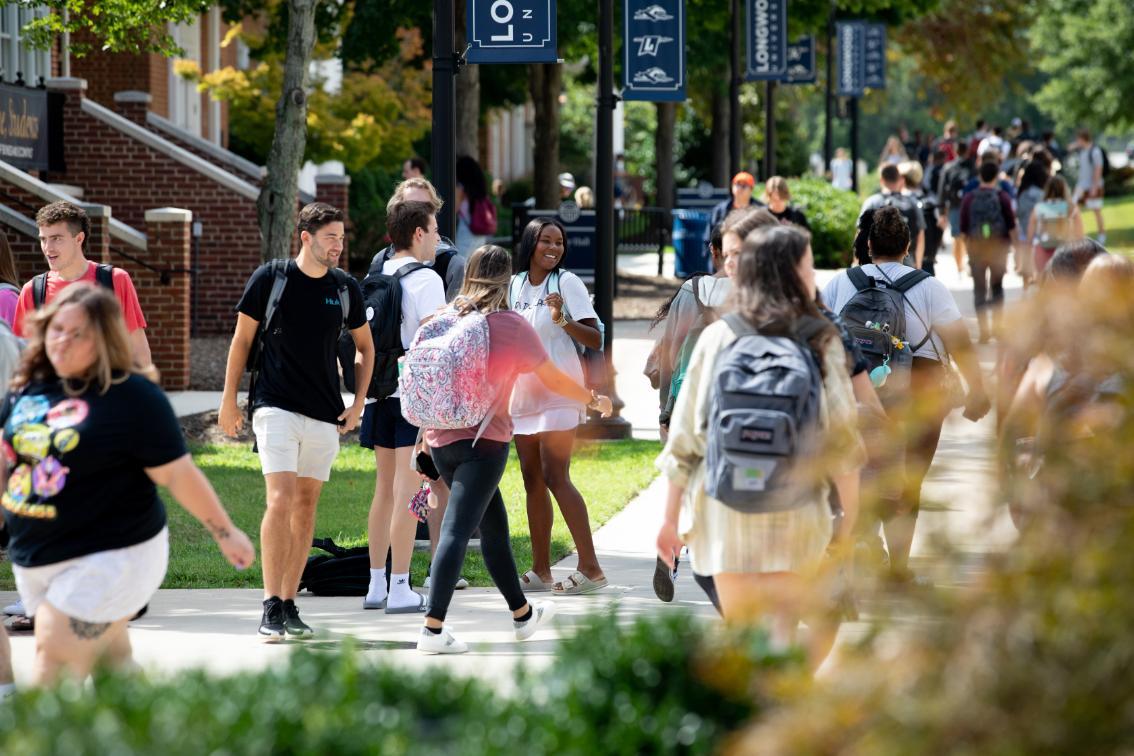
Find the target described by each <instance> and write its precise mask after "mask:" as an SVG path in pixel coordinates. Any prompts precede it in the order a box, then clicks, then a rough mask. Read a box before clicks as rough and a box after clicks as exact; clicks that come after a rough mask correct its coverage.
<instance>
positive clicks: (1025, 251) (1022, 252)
mask: <svg viewBox="0 0 1134 756" xmlns="http://www.w3.org/2000/svg"><path fill="white" fill-rule="evenodd" d="M1049 176H1050V166H1049V164H1048V163H1047V161H1045V160H1041V159H1035V158H1029V159H1028V160H1027V162H1026V163H1025V164H1024V166H1023V167H1022V168H1021V170H1020V180H1019V184H1018V185H1017V188H1016V233H1015V234H1014V237H1015V238H1014V244H1013V246H1014V248H1015V257H1016V272H1017V273H1019V274H1020V277H1021V278H1023V279H1024V288H1025V289H1026V288H1028V287H1030V286H1031V285H1032V284H1033V283H1035V279H1036V274H1037V272H1038V271H1037V269H1036V265H1035V252H1034V250H1033V246H1034V245H1033V244H1032V241H1031V236H1032V234H1033V233H1034V232H1035V227H1034V226H1033V224H1032V214H1033V212H1034V211H1035V207H1036V205H1038V204H1039V203H1040V202H1042V201H1043V195H1044V189H1045V188H1046V187H1047V182H1048V178H1049ZM1065 185H1066V184H1065Z"/></svg>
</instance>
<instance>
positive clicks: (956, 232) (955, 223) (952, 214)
mask: <svg viewBox="0 0 1134 756" xmlns="http://www.w3.org/2000/svg"><path fill="white" fill-rule="evenodd" d="M949 232H950V233H951V234H953V238H954V239H955V238H957V237H958V236H960V235H961V208H959V207H951V208H949Z"/></svg>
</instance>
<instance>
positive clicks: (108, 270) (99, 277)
mask: <svg viewBox="0 0 1134 756" xmlns="http://www.w3.org/2000/svg"><path fill="white" fill-rule="evenodd" d="M95 280H96V281H98V284H99V286H103V287H105V288H107V289H110V290H111V291H114V266H113V265H110V264H108V263H99V264H98V265H96V266H95Z"/></svg>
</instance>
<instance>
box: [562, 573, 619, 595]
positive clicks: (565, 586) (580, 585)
mask: <svg viewBox="0 0 1134 756" xmlns="http://www.w3.org/2000/svg"><path fill="white" fill-rule="evenodd" d="M606 586H607V580H606V576H605V575H604V576H603V577H600V578H599V579H598V580H591V579H590V578H589V577H587V576H586V575H584V574H583V573H581V572H579V571H578V570H575V571H574V572H572V573H571V574H570V575H568V576H567V579H566V580H562V581H560V582H558V583H556V584H555V585H554V586H552V588H551V592H552V593H554V594H555V595H556V596H582V595H583V594H585V593H594V592H595V591H597V590H599V589H602V588H605V587H606Z"/></svg>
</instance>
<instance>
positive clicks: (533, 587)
mask: <svg viewBox="0 0 1134 756" xmlns="http://www.w3.org/2000/svg"><path fill="white" fill-rule="evenodd" d="M520 587H521V588H523V589H524V593H547V592H548V591H550V590H551V584H550V583H545V582H543V580H541V579H540V577H539V575H537V574H535V573H534V572H532V571H531V570H528V571H527V572H525V573H524V574H523V575H520Z"/></svg>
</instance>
